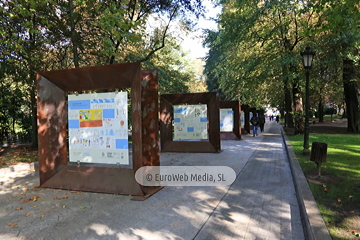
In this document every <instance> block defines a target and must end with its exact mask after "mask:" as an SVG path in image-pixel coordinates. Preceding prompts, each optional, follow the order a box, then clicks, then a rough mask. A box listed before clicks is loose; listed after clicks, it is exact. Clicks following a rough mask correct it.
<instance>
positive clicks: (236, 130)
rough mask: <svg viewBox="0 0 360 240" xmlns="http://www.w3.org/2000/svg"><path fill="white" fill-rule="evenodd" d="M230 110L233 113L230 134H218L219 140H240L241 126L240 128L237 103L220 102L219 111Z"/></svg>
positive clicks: (238, 105) (238, 103)
mask: <svg viewBox="0 0 360 240" xmlns="http://www.w3.org/2000/svg"><path fill="white" fill-rule="evenodd" d="M222 108H231V109H232V111H233V113H234V119H233V121H234V124H233V130H232V132H220V139H221V140H240V139H241V126H240V113H241V107H240V102H239V101H220V109H222Z"/></svg>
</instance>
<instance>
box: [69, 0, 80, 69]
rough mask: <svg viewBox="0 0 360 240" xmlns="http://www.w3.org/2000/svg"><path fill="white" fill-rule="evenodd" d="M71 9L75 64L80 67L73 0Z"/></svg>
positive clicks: (70, 3)
mask: <svg viewBox="0 0 360 240" xmlns="http://www.w3.org/2000/svg"><path fill="white" fill-rule="evenodd" d="M69 11H70V14H69V15H70V31H71V42H72V51H73V55H74V66H75V68H78V67H79V66H80V65H79V53H78V45H79V44H78V37H77V32H76V29H75V19H74V6H73V0H69Z"/></svg>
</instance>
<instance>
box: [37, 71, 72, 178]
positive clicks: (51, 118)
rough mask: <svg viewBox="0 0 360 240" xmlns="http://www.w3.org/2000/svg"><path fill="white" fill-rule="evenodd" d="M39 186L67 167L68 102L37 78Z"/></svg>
mask: <svg viewBox="0 0 360 240" xmlns="http://www.w3.org/2000/svg"><path fill="white" fill-rule="evenodd" d="M37 81H38V98H37V118H38V149H39V171H40V174H39V175H40V185H43V184H44V183H45V182H46V181H47V180H49V179H50V178H51V177H53V176H54V175H55V174H56V173H58V172H59V171H61V170H62V169H64V168H66V166H67V162H68V160H67V142H66V128H67V102H66V97H65V92H64V91H63V90H62V89H60V88H58V87H57V86H56V85H54V84H53V83H52V82H50V81H49V80H48V79H46V78H45V77H43V76H41V75H39V74H38V75H37Z"/></svg>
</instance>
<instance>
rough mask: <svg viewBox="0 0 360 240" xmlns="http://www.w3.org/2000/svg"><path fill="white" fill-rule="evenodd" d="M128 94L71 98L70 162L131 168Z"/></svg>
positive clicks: (81, 95)
mask: <svg viewBox="0 0 360 240" xmlns="http://www.w3.org/2000/svg"><path fill="white" fill-rule="evenodd" d="M127 102H128V101H127V92H111V93H110V92H109V93H94V94H79V95H69V96H68V127H69V157H70V162H77V161H80V162H87V163H105V164H117V163H119V164H126V165H129V151H128V150H129V149H128V148H129V147H128V116H127V111H128V110H127Z"/></svg>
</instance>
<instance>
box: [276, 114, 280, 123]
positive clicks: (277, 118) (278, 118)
mask: <svg viewBox="0 0 360 240" xmlns="http://www.w3.org/2000/svg"><path fill="white" fill-rule="evenodd" d="M279 120H280V116H279V115H276V122H277V123H279Z"/></svg>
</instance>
